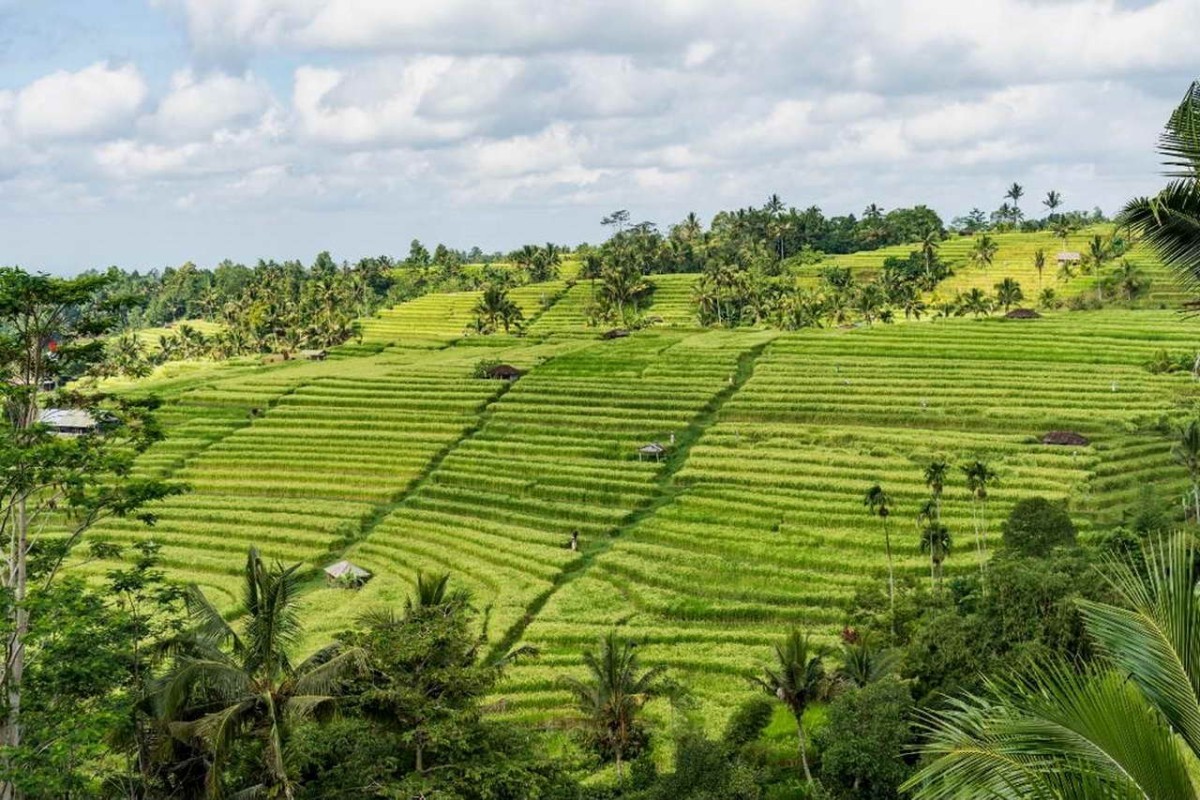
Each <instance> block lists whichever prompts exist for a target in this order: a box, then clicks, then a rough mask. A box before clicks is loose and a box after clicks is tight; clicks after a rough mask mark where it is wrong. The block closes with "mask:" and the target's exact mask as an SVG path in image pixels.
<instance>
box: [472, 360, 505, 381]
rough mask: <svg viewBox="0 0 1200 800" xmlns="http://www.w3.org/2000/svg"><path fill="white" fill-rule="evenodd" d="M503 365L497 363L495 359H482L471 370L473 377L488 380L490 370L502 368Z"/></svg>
mask: <svg viewBox="0 0 1200 800" xmlns="http://www.w3.org/2000/svg"><path fill="white" fill-rule="evenodd" d="M501 363H502V362H500V361H497V360H496V359H494V358H481V359H479V360H478V361H476V362H475V366H474V368H473V369H472V370H471V377H472V378H486V377H487V376H488V370H490V369H491V368H492V367H498V366H500V364H501Z"/></svg>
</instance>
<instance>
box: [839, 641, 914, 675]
mask: <svg viewBox="0 0 1200 800" xmlns="http://www.w3.org/2000/svg"><path fill="white" fill-rule="evenodd" d="M841 657H842V665H841V666H840V667H838V669H837V673H836V677H837V679H838V680H839V681H841V682H842V683H844V684H847V685H849V686H853V687H856V688H858V689H861V688H863V687H864V686H867V685H868V684H871V683H875V682H876V681H877V680H879V679H880V678H884V677H886V676H888V675H890V674H892V672H893V671H894V670H895V669H896V667H897V666H898V665H899V663H900V654H899V653H898V652H897V651H895V650H891V649H887V650H879V649H877V648H875V647H873V646H872V645H871V638H870V637H869V636H866V635H857V634H856V635H854V636H853V637H849V638H848V637H847V636H846V634H845V633H843V634H842V652H841Z"/></svg>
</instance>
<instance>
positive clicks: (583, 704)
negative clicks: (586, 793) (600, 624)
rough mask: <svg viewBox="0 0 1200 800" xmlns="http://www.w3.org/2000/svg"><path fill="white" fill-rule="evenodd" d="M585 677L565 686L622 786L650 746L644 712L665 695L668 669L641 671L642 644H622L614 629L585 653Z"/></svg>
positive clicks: (565, 681) (565, 682)
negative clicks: (631, 763)
mask: <svg viewBox="0 0 1200 800" xmlns="http://www.w3.org/2000/svg"><path fill="white" fill-rule="evenodd" d="M583 664H584V667H585V668H586V670H587V677H586V678H582V679H581V678H575V677H566V678H564V679H563V681H562V684H563V687H564V688H565V689H566V690H567V691H568V692H570V694H571V696H572V699H573V700H574V703H575V708H576V710H577V711H578V712H579V714H580V716H581V721H582V724H583V726H584V730H585V731H586V732H587V738H588V741H589V742H590V743H591V744H592V745H593V746H595V747H596V748H597V749H598V750H599V751H600V753H601V755H602V756H604V757H606V758H612V759H613V760H614V761H615V763H616V766H617V782H618V783H622V782H623V781H624V773H623V771H622V765H623V763H624V760H625V758H626V757H627V756H632V755H636V754H637V752H638V750H640V749H641V747H643V746H644V745H645V742H646V738H647V735H646V732H645V729H644V728H643V727H642V724H641V720H640V719H639V717H640V716H641V713H642V709H643V707H644V706H645V705H646V703H647V702H649V701H650V700H652V699H654V698H655V697H659V696H662V695H664V694H665V693H666V691H667V687H666V686H665V685H664V683H663V680H662V678H663V674H664V673H665V672H666V667H664V666H662V665H657V666H653V667H649V668H647V669H642V666H641V662H640V661H639V659H638V655H637V645H636V644H634V643H633V642H631V641H628V640H625V641H621V640H619V639H618V638H617V632H616V631H609V632H608V633H607V634H606V635H605V636H604V638H603V639H601V640H600V645H599V648H598V649H597V650H585V651H584V652H583Z"/></svg>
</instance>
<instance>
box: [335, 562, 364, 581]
mask: <svg viewBox="0 0 1200 800" xmlns="http://www.w3.org/2000/svg"><path fill="white" fill-rule="evenodd" d="M325 574H326V575H328V576H329V577H331V578H347V577H349V578H369V577H371V573H370V572H367V571H366V570H365V569H363V568H362V567H360V566H358V565H357V564H353V563H351V562H349V561H344V560H343V561H339V562H337V563H336V564H330V565H329V566H328V567H326V568H325Z"/></svg>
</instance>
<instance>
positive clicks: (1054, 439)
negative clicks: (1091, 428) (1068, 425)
mask: <svg viewBox="0 0 1200 800" xmlns="http://www.w3.org/2000/svg"><path fill="white" fill-rule="evenodd" d="M1042 444H1053V445H1060V446H1064V447H1087V446H1088V445H1089V444H1091V442H1090V441H1089V440H1088V438H1087V437H1086V436H1083V435H1082V434H1078V433H1075V432H1074V431H1050V432H1049V433H1047V434H1046V435H1045V436H1043V437H1042Z"/></svg>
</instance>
